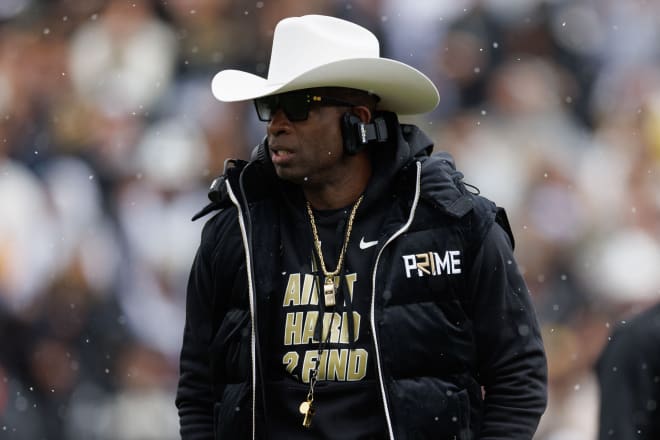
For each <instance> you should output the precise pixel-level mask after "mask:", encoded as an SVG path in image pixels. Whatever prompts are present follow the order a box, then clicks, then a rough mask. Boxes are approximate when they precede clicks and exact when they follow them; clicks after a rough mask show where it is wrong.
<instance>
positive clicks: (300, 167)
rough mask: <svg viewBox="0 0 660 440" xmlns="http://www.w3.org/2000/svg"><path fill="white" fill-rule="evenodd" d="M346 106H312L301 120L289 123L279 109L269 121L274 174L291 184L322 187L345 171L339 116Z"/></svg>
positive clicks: (270, 149)
mask: <svg viewBox="0 0 660 440" xmlns="http://www.w3.org/2000/svg"><path fill="white" fill-rule="evenodd" d="M346 111H350V110H349V109H348V108H347V107H330V106H318V105H313V104H312V106H311V107H310V109H309V116H308V117H307V119H306V120H304V121H295V122H292V121H290V120H289V118H288V117H287V116H286V114H285V112H284V111H283V110H282V109H278V110H277V111H276V112H275V113H274V114H273V115H272V120H271V121H269V122H268V125H267V133H268V147H269V153H270V158H271V160H272V162H273V165H274V166H275V172H276V173H277V175H278V176H279V177H280V178H282V179H284V180H288V181H290V182H293V183H296V184H301V185H306V186H315V185H325V184H331V183H333V182H335V181H338V180H341V179H342V178H343V177H345V176H343V173H346V172H347V168H346V167H345V166H344V165H345V160H346V157H345V155H344V148H343V141H342V136H341V127H340V119H341V115H342V114H343V113H344V112H346Z"/></svg>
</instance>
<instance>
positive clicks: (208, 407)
mask: <svg viewBox="0 0 660 440" xmlns="http://www.w3.org/2000/svg"><path fill="white" fill-rule="evenodd" d="M231 223H232V222H230V221H228V216H227V215H226V211H225V212H223V213H220V214H218V215H216V216H215V217H213V218H212V219H211V220H209V221H208V222H207V224H206V225H205V226H204V230H203V231H202V238H201V243H200V246H199V248H198V250H197V254H196V256H195V259H194V261H193V264H192V268H191V271H190V277H189V279H188V288H187V296H186V323H185V327H184V333H183V345H182V348H181V358H180V365H179V367H180V371H179V384H178V389H177V395H176V406H177V408H178V411H179V423H180V433H181V438H182V440H207V439H212V438H213V432H214V426H213V406H214V402H215V400H216V399H215V396H216V394H217V392H218V387H219V384H218V381H219V380H221V378H217V377H213V375H212V373H211V359H210V356H209V353H210V350H209V347H210V346H211V344H212V341H213V338H214V334H215V331H216V327H217V323H218V322H219V321H220V320H221V319H222V314H223V313H224V310H225V307H226V305H225V304H224V303H226V302H227V301H226V298H223V294H224V295H225V296H226V295H227V293H226V292H225V290H227V283H226V282H225V281H226V280H224V279H223V271H222V270H219V267H222V266H223V265H224V264H223V261H221V260H220V259H219V256H218V255H219V250H221V249H225V250H230V249H233V250H234V252H225V255H227V254H239V252H238V250H236V249H235V248H234V246H235V243H234V241H236V242H238V240H239V238H238V237H240V234H239V233H238V232H237V231H235V230H233V228H232V227H231V226H229V225H231ZM228 241H231V243H229V242H228ZM221 286H223V287H221Z"/></svg>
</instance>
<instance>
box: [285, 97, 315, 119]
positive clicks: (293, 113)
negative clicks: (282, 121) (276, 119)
mask: <svg viewBox="0 0 660 440" xmlns="http://www.w3.org/2000/svg"><path fill="white" fill-rule="evenodd" d="M280 104H281V106H282V110H284V114H285V115H286V117H287V118H288V119H289V121H292V122H295V121H304V120H305V119H307V117H308V116H309V100H308V98H307V95H306V94H302V93H290V94H286V95H282V96H281V97H280Z"/></svg>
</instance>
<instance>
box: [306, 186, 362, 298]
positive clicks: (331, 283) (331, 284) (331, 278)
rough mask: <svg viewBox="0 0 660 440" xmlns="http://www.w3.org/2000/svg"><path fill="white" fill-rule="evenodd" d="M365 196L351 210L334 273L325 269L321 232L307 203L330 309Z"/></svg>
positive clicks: (324, 293) (324, 292)
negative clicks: (356, 214)
mask: <svg viewBox="0 0 660 440" xmlns="http://www.w3.org/2000/svg"><path fill="white" fill-rule="evenodd" d="M363 197H364V195H361V196H360V198H359V199H357V202H355V205H353V209H351V214H350V215H349V217H348V225H347V226H346V233H345V234H344V243H343V244H342V246H341V251H340V252H339V259H338V261H337V268H336V269H335V270H333V271H332V272H330V271H328V269H327V268H326V267H325V261H324V260H323V252H322V251H321V240H319V232H318V230H317V229H316V222H315V221H314V213H313V212H312V205H310V203H309V201H308V202H307V215H309V222H310V224H311V225H312V235H313V236H314V248H315V249H316V254H317V255H318V257H319V263H320V264H321V271H322V272H323V276H324V277H325V280H324V282H323V298H324V299H325V305H326V306H328V307H334V305H335V303H336V301H335V294H336V293H337V285H336V283H335V276H337V275H339V273H340V272H341V268H342V266H343V264H344V256H345V255H346V249H347V248H348V241H349V240H350V238H351V231H352V230H353V220H355V213H356V212H357V209H358V206H360V203H362V199H363Z"/></svg>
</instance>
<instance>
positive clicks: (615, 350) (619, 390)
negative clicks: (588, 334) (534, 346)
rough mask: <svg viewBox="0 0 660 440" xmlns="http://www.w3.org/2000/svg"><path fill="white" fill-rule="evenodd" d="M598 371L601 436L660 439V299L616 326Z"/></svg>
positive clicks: (618, 439)
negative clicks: (659, 301) (659, 407)
mask: <svg viewBox="0 0 660 440" xmlns="http://www.w3.org/2000/svg"><path fill="white" fill-rule="evenodd" d="M596 372H597V376H598V384H599V386H600V395H601V399H600V419H599V434H598V438H599V440H606V439H610V440H613V439H616V440H628V439H631V440H632V439H635V440H651V439H658V438H660V410H659V409H658V405H659V404H660V303H658V304H655V305H654V306H652V307H650V308H649V309H647V310H645V311H644V312H642V313H640V314H639V315H636V316H635V317H633V318H632V319H631V320H629V321H628V322H626V321H623V322H622V324H620V325H619V326H618V327H617V328H616V329H615V330H614V332H613V333H612V337H611V338H610V340H609V342H608V344H607V345H606V346H605V349H604V350H603V352H602V353H601V356H600V359H599V360H598V363H597V365H596Z"/></svg>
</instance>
